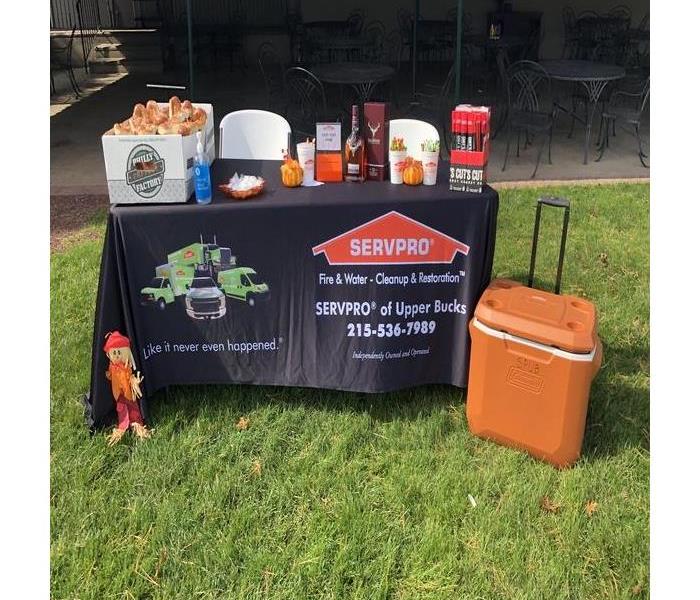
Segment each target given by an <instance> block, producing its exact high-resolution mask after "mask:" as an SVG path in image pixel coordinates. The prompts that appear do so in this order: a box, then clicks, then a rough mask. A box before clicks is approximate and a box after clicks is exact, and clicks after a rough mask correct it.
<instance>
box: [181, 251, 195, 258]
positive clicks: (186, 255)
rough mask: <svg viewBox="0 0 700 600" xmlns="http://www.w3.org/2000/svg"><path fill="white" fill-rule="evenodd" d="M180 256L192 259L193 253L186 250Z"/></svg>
mask: <svg viewBox="0 0 700 600" xmlns="http://www.w3.org/2000/svg"><path fill="white" fill-rule="evenodd" d="M182 256H183V258H192V257H193V256H194V252H193V251H192V250H186V251H185V253H184V254H183V255H182Z"/></svg>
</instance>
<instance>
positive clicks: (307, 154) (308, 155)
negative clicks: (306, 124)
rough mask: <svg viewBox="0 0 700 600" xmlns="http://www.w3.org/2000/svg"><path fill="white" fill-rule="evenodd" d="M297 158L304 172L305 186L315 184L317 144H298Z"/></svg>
mask: <svg viewBox="0 0 700 600" xmlns="http://www.w3.org/2000/svg"><path fill="white" fill-rule="evenodd" d="M297 158H298V159H299V165H300V166H301V168H302V170H303V171H304V182H303V183H304V185H309V184H310V183H313V182H314V175H315V173H314V167H315V162H316V160H315V159H316V144H314V143H313V142H299V143H298V144H297Z"/></svg>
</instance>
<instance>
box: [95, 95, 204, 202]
mask: <svg viewBox="0 0 700 600" xmlns="http://www.w3.org/2000/svg"><path fill="white" fill-rule="evenodd" d="M192 105H193V106H194V107H199V108H201V109H203V110H204V111H205V112H206V113H207V122H206V125H205V126H204V129H203V130H202V133H203V135H202V137H203V138H204V148H205V150H204V151H205V153H206V154H207V156H208V157H209V162H210V163H211V161H213V160H214V158H215V157H216V148H215V146H214V108H213V107H212V105H211V104H198V103H194V102H193V103H192ZM161 106H167V105H161ZM102 152H103V154H104V159H105V171H106V173H107V188H108V190H109V202H110V203H111V204H155V203H160V202H168V203H174V202H187V200H188V199H189V198H190V196H191V195H192V192H193V191H194V182H193V179H192V177H193V166H194V156H195V154H196V153H197V135H196V134H194V133H193V134H192V135H187V136H181V135H174V134H173V135H106V134H105V135H103V136H102ZM144 163H146V164H147V165H148V168H147V169H143V168H136V167H137V165H143V164H144ZM212 185H213V182H212Z"/></svg>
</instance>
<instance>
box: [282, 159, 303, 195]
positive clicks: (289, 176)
mask: <svg viewBox="0 0 700 600" xmlns="http://www.w3.org/2000/svg"><path fill="white" fill-rule="evenodd" d="M280 173H281V175H282V183H283V184H284V185H285V186H287V187H297V186H299V185H301V182H302V180H303V179H304V169H302V168H301V165H300V164H299V161H297V160H293V159H291V158H289V155H288V154H286V155H285V156H284V162H283V163H282V166H281V167H280Z"/></svg>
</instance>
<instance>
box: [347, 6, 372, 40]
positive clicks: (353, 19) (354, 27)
mask: <svg viewBox="0 0 700 600" xmlns="http://www.w3.org/2000/svg"><path fill="white" fill-rule="evenodd" d="M366 18H367V12H366V11H365V10H364V9H361V8H354V9H353V10H351V11H350V14H349V15H348V18H347V21H346V23H347V31H348V35H349V36H352V37H356V36H358V35H360V33H361V32H362V26H363V25H364V22H365V19H366Z"/></svg>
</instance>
